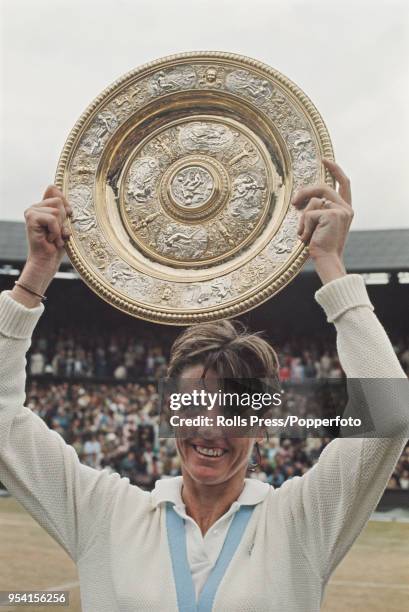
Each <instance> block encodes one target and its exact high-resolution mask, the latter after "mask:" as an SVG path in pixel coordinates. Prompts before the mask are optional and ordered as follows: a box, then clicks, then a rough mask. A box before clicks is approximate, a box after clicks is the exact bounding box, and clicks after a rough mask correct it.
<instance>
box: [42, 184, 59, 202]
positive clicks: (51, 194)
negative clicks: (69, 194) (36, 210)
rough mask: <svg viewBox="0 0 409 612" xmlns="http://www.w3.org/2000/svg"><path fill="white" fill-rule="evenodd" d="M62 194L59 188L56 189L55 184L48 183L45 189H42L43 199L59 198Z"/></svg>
mask: <svg viewBox="0 0 409 612" xmlns="http://www.w3.org/2000/svg"><path fill="white" fill-rule="evenodd" d="M62 195H63V193H62V191H61V189H58V187H56V186H55V185H48V187H47V189H46V190H45V191H44V195H43V200H47V199H48V198H61V196H62Z"/></svg>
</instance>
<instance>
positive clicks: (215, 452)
mask: <svg viewBox="0 0 409 612" xmlns="http://www.w3.org/2000/svg"><path fill="white" fill-rule="evenodd" d="M192 447H193V448H194V449H195V451H196V452H197V454H198V455H200V456H201V457H211V458H212V459H213V458H216V459H217V458H219V457H223V455H225V454H226V453H227V452H228V451H227V450H226V449H224V448H209V447H208V446H197V445H196V444H192Z"/></svg>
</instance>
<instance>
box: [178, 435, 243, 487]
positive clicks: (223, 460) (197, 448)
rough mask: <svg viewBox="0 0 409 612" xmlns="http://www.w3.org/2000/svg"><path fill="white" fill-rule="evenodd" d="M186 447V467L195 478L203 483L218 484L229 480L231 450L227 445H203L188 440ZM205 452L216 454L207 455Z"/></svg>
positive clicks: (184, 453)
mask: <svg viewBox="0 0 409 612" xmlns="http://www.w3.org/2000/svg"><path fill="white" fill-rule="evenodd" d="M184 447H185V448H184V452H183V455H184V462H183V463H184V467H185V470H186V471H187V472H188V473H189V475H190V477H191V478H193V480H195V481H196V482H201V483H203V484H218V483H220V482H223V481H224V480H227V476H228V474H229V472H230V471H231V470H230V469H229V467H230V466H231V463H232V460H231V450H229V449H228V448H227V447H223V448H222V447H220V446H219V447H210V446H209V445H207V446H201V445H200V444H194V443H192V442H186V443H185V444H184ZM210 449H214V450H210ZM205 452H206V453H210V452H213V453H214V454H213V455H210V454H209V455H205V454H204V453H205Z"/></svg>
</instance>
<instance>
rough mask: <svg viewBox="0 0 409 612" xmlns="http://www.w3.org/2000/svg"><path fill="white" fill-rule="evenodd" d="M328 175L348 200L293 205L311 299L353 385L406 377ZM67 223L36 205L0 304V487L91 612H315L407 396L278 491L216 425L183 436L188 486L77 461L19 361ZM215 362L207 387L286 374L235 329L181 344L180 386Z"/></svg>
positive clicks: (175, 365) (185, 338)
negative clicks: (354, 268) (42, 537)
mask: <svg viewBox="0 0 409 612" xmlns="http://www.w3.org/2000/svg"><path fill="white" fill-rule="evenodd" d="M324 165H325V166H326V168H328V170H329V171H330V172H331V173H332V175H333V176H334V178H335V179H336V180H337V181H338V184H339V190H338V191H336V190H334V189H331V188H330V187H328V186H327V185H324V184H319V185H314V186H311V187H306V188H304V189H302V190H300V192H299V193H298V194H297V195H296V196H295V199H294V201H293V202H292V204H293V205H294V206H296V207H297V208H298V209H303V212H302V214H301V217H300V226H299V235H300V239H301V240H302V241H304V242H305V243H308V244H309V250H310V254H311V257H312V258H313V260H314V262H315V268H316V271H317V273H318V275H319V276H320V278H321V280H322V283H323V285H324V286H323V287H321V289H319V290H318V291H317V292H316V294H315V298H316V300H317V301H318V303H319V304H320V305H321V306H322V307H323V309H324V310H325V313H326V315H327V319H328V321H329V322H333V323H334V324H335V327H336V329H337V334H338V335H337V343H338V352H339V358H340V361H341V364H342V367H343V369H344V371H345V372H346V374H347V376H348V377H360V378H364V377H368V378H376V377H377V378H404V377H405V374H404V372H403V371H402V369H401V367H400V365H399V362H398V360H397V358H396V356H395V354H394V351H393V349H392V347H391V344H390V342H389V340H388V338H387V336H386V333H385V331H384V329H383V328H382V326H381V324H380V323H379V321H378V320H377V318H376V316H375V314H374V313H373V306H372V304H371V302H370V301H369V298H368V295H367V293H366V289H365V285H364V283H363V280H362V278H361V277H360V276H358V275H354V274H352V275H347V274H346V272H345V268H344V265H343V261H342V253H343V249H344V244H345V240H346V237H347V233H348V229H349V226H350V223H351V219H352V209H351V192H350V186H349V181H348V179H347V178H346V177H345V175H344V173H343V172H342V170H341V168H340V167H339V166H338V165H337V164H335V163H334V162H331V161H328V160H324ZM70 213H71V209H70V206H69V203H68V202H67V201H66V200H65V198H64V196H63V194H62V193H61V192H60V191H59V190H58V189H56V188H55V187H49V188H48V189H47V191H46V192H45V195H44V199H43V201H42V202H40V203H39V204H36V205H34V206H31V207H30V208H28V209H27V211H26V213H25V218H26V225H27V237H28V244H29V254H28V259H27V263H26V266H25V268H24V270H23V272H22V274H21V276H20V278H19V281H18V283H19V284H18V285H15V286H14V288H13V289H12V290H11V291H3V292H2V294H1V296H0V343H1V345H0V351H1V353H0V354H1V366H0V368H1V371H0V415H1V416H0V480H1V481H2V482H3V483H4V484H5V485H6V487H8V489H9V490H10V491H11V493H12V494H13V495H15V497H16V498H17V499H18V500H19V501H20V502H21V503H22V504H23V505H24V506H25V507H26V509H27V510H28V511H29V512H30V514H31V515H32V516H33V517H34V518H35V519H36V520H37V521H38V522H39V523H40V524H41V525H42V526H43V527H44V528H45V529H46V530H47V531H48V533H50V534H51V535H52V536H53V537H54V538H55V539H56V540H57V541H58V542H59V543H60V544H61V545H62V546H63V547H64V548H65V550H66V551H67V552H68V554H69V555H70V556H71V557H72V559H73V560H74V561H75V562H76V563H77V566H78V572H79V577H80V583H81V598H82V607H83V611H84V612H104V611H107V612H108V611H109V612H114V611H121V612H125V611H132V612H133V611H135V610H138V611H139V610H144V611H151V610H155V611H161V612H171V611H176V610H182V611H183V612H187V611H193V610H199V611H200V612H205V611H210V610H217V611H222V610H223V611H224V610H227V611H231V612H233V611H234V612H239V611H243V612H250V611H257V612H266V611H280V612H283V611H290V612H296V611H300V612H301V611H302V612H306V611H307V612H313V611H316V610H319V608H320V603H321V600H322V596H323V592H324V588H325V585H326V583H327V581H328V578H329V576H330V575H331V572H332V571H333V570H334V568H335V567H336V566H337V564H338V563H339V562H340V560H341V559H342V558H343V556H344V555H345V554H346V552H347V551H348V549H349V548H350V546H351V545H352V543H353V541H354V540H355V538H356V537H357V536H358V534H359V533H360V531H361V530H362V528H363V526H364V525H365V523H366V522H367V520H368V518H369V516H370V514H371V512H372V511H373V509H374V508H375V506H376V504H377V502H378V500H379V498H380V496H381V494H382V492H383V490H384V488H385V486H386V484H387V482H388V479H389V477H390V475H391V473H392V471H393V468H394V466H395V464H396V462H397V460H398V458H399V456H400V454H401V452H402V450H403V448H404V444H405V435H406V431H407V425H408V420H409V418H408V415H407V414H404V416H403V417H402V416H400V417H398V416H397V414H398V412H399V411H398V409H397V404H399V401H400V400H399V398H397V397H396V396H391V398H390V402H389V405H388V406H386V405H384V402H383V401H380V400H379V401H378V404H379V405H375V406H371V408H372V409H374V410H376V409H379V411H388V419H389V423H390V431H392V432H393V434H394V435H393V437H391V438H387V439H386V438H385V439H357V438H351V439H337V440H333V441H332V442H330V443H329V444H328V446H327V447H326V448H325V450H324V451H323V453H322V455H321V457H320V459H319V461H318V463H317V464H316V465H315V466H314V467H313V468H312V469H311V470H310V471H309V472H308V473H307V474H305V475H304V476H302V477H295V478H292V479H291V480H288V481H286V482H285V483H284V484H283V485H282V486H281V487H280V488H279V489H277V490H274V489H273V487H270V486H269V485H267V484H265V483H260V482H256V481H255V480H249V479H246V478H245V475H246V470H247V468H248V463H249V460H250V456H251V453H252V449H253V445H254V442H255V440H253V439H250V438H227V437H223V436H222V435H221V434H220V432H219V431H217V430H215V431H209V430H208V429H206V428H205V429H198V430H197V431H196V432H195V433H194V435H192V436H191V437H190V438H188V439H184V440H179V439H178V440H177V446H178V452H179V455H180V459H181V465H182V476H181V477H176V478H171V479H168V480H162V481H159V482H158V483H157V485H156V488H155V489H154V491H153V492H152V493H148V492H145V491H142V490H141V489H139V488H138V487H136V486H132V485H130V483H129V480H128V479H127V478H121V477H120V476H119V475H118V474H108V473H107V472H106V471H103V472H101V471H97V470H94V469H93V468H91V467H89V466H86V465H82V464H80V463H79V460H78V457H77V455H76V452H75V450H74V449H73V448H72V447H71V446H68V445H66V444H65V442H64V441H63V439H62V437H61V436H60V435H58V434H57V433H56V432H53V431H50V430H49V429H48V428H47V426H46V425H45V423H44V422H43V421H42V420H41V419H40V418H39V417H38V416H36V415H35V414H34V413H33V412H32V411H31V410H29V409H28V408H26V407H24V398H25V393H24V383H25V371H24V366H25V353H26V351H27V350H28V348H29V346H30V341H31V334H32V332H33V330H34V327H35V325H36V323H37V321H38V319H39V317H40V315H41V314H42V312H43V310H44V306H43V304H41V303H40V299H41V295H42V294H43V293H44V291H45V290H46V288H47V286H48V284H49V283H50V282H51V280H52V278H53V276H54V274H55V272H56V270H57V269H58V266H59V263H60V260H61V257H62V254H63V246H64V240H65V239H66V238H67V232H66V230H65V229H64V227H63V224H64V220H65V218H66V216H67V215H69V214H70ZM216 356H217V359H216ZM216 362H217V363H216ZM209 363H210V364H211V366H212V364H213V366H212V367H210V368H209V369H207V373H206V377H207V376H210V377H216V378H217V368H218V367H219V366H220V364H225V365H226V364H227V365H228V366H229V367H230V369H231V371H233V372H235V373H239V374H240V373H241V372H247V373H250V374H253V373H255V375H257V376H261V375H263V374H264V375H265V376H267V377H268V376H270V375H273V374H275V372H276V369H277V362H276V359H275V353H274V351H273V350H272V348H271V347H269V345H268V344H267V343H266V342H265V341H264V340H262V339H260V338H259V337H255V336H251V335H250V336H249V335H246V334H245V333H244V332H238V331H237V329H236V328H235V326H234V325H232V324H231V323H229V322H226V321H224V322H220V323H212V324H201V325H197V326H195V327H193V328H190V329H188V330H187V331H186V332H185V333H184V334H182V336H181V337H180V338H179V339H178V340H177V342H176V344H175V346H174V347H173V350H172V354H171V360H170V368H169V371H170V374H171V375H173V376H177V377H179V378H180V379H181V380H182V382H183V378H185V379H186V380H188V379H190V378H192V377H200V376H201V375H202V374H203V372H204V367H205V365H206V364H207V365H208V364H209ZM249 364H250V365H251V367H250V368H249ZM373 402H374V403H375V404H376V399H375V400H373ZM395 408H396V410H395ZM404 430H405V431H404Z"/></svg>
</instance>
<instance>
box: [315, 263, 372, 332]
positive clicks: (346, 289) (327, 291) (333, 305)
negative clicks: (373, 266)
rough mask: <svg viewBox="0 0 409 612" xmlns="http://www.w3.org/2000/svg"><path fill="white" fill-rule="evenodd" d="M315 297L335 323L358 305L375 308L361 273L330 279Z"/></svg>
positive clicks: (329, 318) (329, 319)
mask: <svg viewBox="0 0 409 612" xmlns="http://www.w3.org/2000/svg"><path fill="white" fill-rule="evenodd" d="M315 299H316V301H317V302H318V304H320V306H322V308H323V309H324V311H325V314H326V315H327V321H328V323H333V322H334V321H335V320H336V319H338V317H340V316H341V315H343V314H344V312H346V311H347V310H349V309H350V308H356V307H357V306H367V307H368V308H370V309H371V310H374V307H373V304H372V303H371V301H370V299H369V296H368V292H367V290H366V287H365V282H364V279H363V278H362V276H361V275H360V274H347V275H346V276H342V277H341V278H337V279H335V280H333V281H330V282H329V283H327V284H325V285H324V286H323V287H321V289H318V291H316V292H315Z"/></svg>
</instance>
